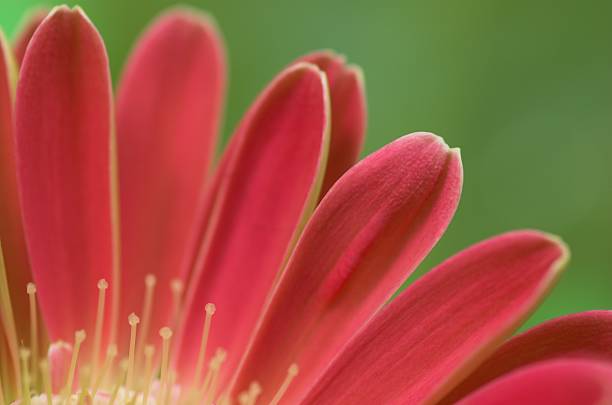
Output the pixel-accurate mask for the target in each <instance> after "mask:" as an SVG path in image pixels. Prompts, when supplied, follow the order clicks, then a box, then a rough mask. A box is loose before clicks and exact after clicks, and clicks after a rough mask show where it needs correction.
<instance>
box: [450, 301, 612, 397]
mask: <svg viewBox="0 0 612 405" xmlns="http://www.w3.org/2000/svg"><path fill="white" fill-rule="evenodd" d="M561 357H563V358H570V357H581V358H598V359H602V360H607V361H609V362H612V311H592V312H583V313H579V314H574V315H568V316H564V317H561V318H557V319H553V320H550V321H548V322H546V323H543V324H542V325H539V326H537V327H535V328H533V329H530V330H528V331H527V332H525V333H522V334H521V335H518V336H516V337H514V338H512V339H511V340H509V341H508V342H506V343H505V344H504V345H503V346H501V347H500V348H499V349H498V350H497V351H496V352H495V353H494V354H493V355H492V356H491V357H489V358H488V359H487V360H486V361H485V362H484V363H483V364H481V365H480V366H479V367H478V368H477V369H476V371H474V372H473V373H472V374H470V376H469V377H468V378H467V379H466V380H465V381H463V382H462V383H461V384H459V385H458V386H457V387H455V388H454V389H453V390H452V391H451V392H450V393H449V394H448V395H447V396H446V397H444V400H443V401H441V402H440V403H442V404H454V403H455V402H457V401H458V400H459V399H461V398H462V397H464V396H466V395H467V394H469V393H470V392H472V391H474V390H476V389H477V388H478V387H480V386H482V385H484V384H486V383H488V382H489V381H491V380H494V379H495V378H497V377H499V376H501V375H503V374H507V373H509V372H511V371H513V370H515V369H518V368H520V367H523V366H526V365H529V364H532V363H536V362H539V361H543V360H548V359H554V358H561Z"/></svg>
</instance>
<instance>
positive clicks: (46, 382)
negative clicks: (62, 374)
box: [40, 359, 53, 405]
mask: <svg viewBox="0 0 612 405" xmlns="http://www.w3.org/2000/svg"><path fill="white" fill-rule="evenodd" d="M40 374H41V375H42V380H43V388H44V390H45V396H46V397H47V405H53V393H52V391H51V375H50V374H49V362H48V361H47V359H42V360H41V361H40Z"/></svg>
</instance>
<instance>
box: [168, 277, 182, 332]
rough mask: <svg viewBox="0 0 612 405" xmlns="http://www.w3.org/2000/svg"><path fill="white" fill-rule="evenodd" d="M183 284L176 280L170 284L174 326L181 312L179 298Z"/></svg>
mask: <svg viewBox="0 0 612 405" xmlns="http://www.w3.org/2000/svg"><path fill="white" fill-rule="evenodd" d="M183 288H184V285H183V282H182V281H181V280H179V279H178V278H175V279H173V280H172V281H171V282H170V290H171V291H172V307H173V309H172V323H173V325H174V326H176V325H177V324H178V321H179V314H180V312H181V298H182V295H183Z"/></svg>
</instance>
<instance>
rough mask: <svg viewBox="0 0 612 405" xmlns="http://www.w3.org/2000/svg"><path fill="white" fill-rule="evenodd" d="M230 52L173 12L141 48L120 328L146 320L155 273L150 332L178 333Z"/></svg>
mask: <svg viewBox="0 0 612 405" xmlns="http://www.w3.org/2000/svg"><path fill="white" fill-rule="evenodd" d="M224 53H225V52H224V49H223V44H222V41H221V38H220V35H219V33H218V32H217V28H216V26H215V24H214V22H212V21H211V20H210V19H209V18H208V17H207V16H204V15H202V14H199V13H197V12H195V11H191V10H186V9H176V10H172V11H169V12H166V13H165V14H163V15H162V16H161V17H160V18H159V19H158V20H157V21H156V22H154V23H153V24H152V26H151V27H150V28H149V29H148V30H147V31H146V32H145V34H144V35H143V37H142V38H141V39H140V41H139V42H138V45H137V46H136V49H135V50H134V53H133V54H132V56H131V58H130V60H129V62H128V64H127V67H126V71H125V74H124V76H123V80H122V82H121V85H120V87H119V95H118V100H117V143H118V152H119V181H120V189H121V193H120V198H121V236H122V238H121V242H122V245H121V255H122V268H124V269H126V271H124V272H123V273H122V284H121V285H122V293H121V298H122V303H121V315H120V319H121V320H123V319H127V316H128V315H129V314H130V313H132V312H135V313H141V312H142V308H143V303H142V297H143V296H144V291H145V283H144V279H145V276H146V275H147V274H153V275H155V276H156V277H157V284H158V285H159V287H158V288H156V291H155V300H154V307H153V316H152V317H151V322H150V324H149V325H148V326H149V328H148V332H149V333H150V332H151V331H157V330H158V329H159V328H160V327H162V326H165V325H168V324H169V322H170V318H171V316H172V310H173V305H172V292H171V289H170V288H169V286H170V283H171V281H172V280H173V279H175V278H177V279H182V278H183V277H184V276H185V274H184V271H183V269H182V265H183V262H184V260H185V256H186V255H187V254H188V252H187V249H186V248H187V246H188V241H189V237H190V232H191V229H192V228H193V223H194V222H195V219H196V215H197V210H198V204H199V202H200V201H201V194H202V191H203V189H204V184H205V182H206V179H207V177H208V171H209V167H210V165H211V161H212V158H213V154H214V150H215V146H216V142H217V133H218V129H219V121H220V117H221V110H222V107H223V98H224V93H225V54H224ZM121 325H122V327H121V328H120V331H121V333H120V334H119V342H121V343H126V342H128V341H129V339H128V336H129V326H128V324H127V322H122V323H121ZM145 340H147V341H148V340H149V339H145ZM157 340H158V339H155V341H157ZM120 351H121V350H120Z"/></svg>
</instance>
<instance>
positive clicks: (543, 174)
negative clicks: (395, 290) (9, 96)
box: [0, 0, 612, 324]
mask: <svg viewBox="0 0 612 405" xmlns="http://www.w3.org/2000/svg"><path fill="white" fill-rule="evenodd" d="M69 3H71V4H74V2H69ZM173 3H174V2H173V1H169V0H168V1H161V0H159V1H144V0H140V1H139V0H104V1H102V0H83V1H81V2H80V3H79V4H80V5H81V6H82V7H83V8H84V9H85V11H86V12H87V13H88V14H89V16H90V17H91V19H92V20H93V22H94V23H95V24H96V25H97V26H98V28H99V30H100V31H101V33H102V35H103V37H104V38H105V40H106V45H107V48H108V52H109V55H110V60H111V66H112V73H113V78H114V80H115V81H116V80H117V79H118V77H119V74H120V71H121V66H122V64H123V62H124V60H125V58H126V55H127V53H128V51H129V49H130V47H131V45H132V43H133V41H134V40H135V39H136V38H137V36H138V34H139V33H140V32H141V31H142V30H143V28H144V27H145V26H146V24H147V22H148V21H150V19H151V18H153V17H154V16H155V15H156V14H157V13H158V12H159V11H160V10H162V9H163V8H165V7H167V6H170V5H172V4H173ZM183 3H187V4H194V5H197V6H199V7H201V8H203V9H205V10H208V11H209V12H210V13H211V14H212V15H213V16H214V17H215V18H216V19H217V20H218V22H219V25H220V27H221V29H222V31H223V33H224V35H225V38H226V44H227V47H228V52H229V64H230V89H229V101H228V110H227V111H228V112H227V114H226V117H227V120H226V125H225V130H224V139H225V140H227V136H228V134H229V133H230V132H231V129H232V128H233V127H234V126H235V124H236V122H237V121H238V120H239V118H240V116H241V114H242V112H243V111H244V110H245V109H246V108H247V106H248V104H249V103H250V102H251V100H253V98H254V97H255V96H256V94H257V93H258V92H259V90H260V89H261V88H262V87H263V86H264V85H265V84H266V82H267V81H268V80H270V79H271V78H272V77H273V75H274V74H275V73H276V72H277V71H278V70H279V69H281V68H282V67H283V66H285V65H286V64H287V63H288V62H289V61H291V60H293V59H294V58H295V57H297V56H298V55H300V54H302V53H305V52H308V51H310V50H314V49H320V48H332V49H335V50H337V51H339V52H341V53H344V54H346V55H347V56H348V59H349V61H350V62H353V63H356V64H359V65H361V66H362V67H363V69H364V71H365V76H366V85H367V92H368V108H369V118H370V119H369V128H368V138H367V144H366V148H365V153H369V152H371V151H373V150H375V149H377V148H379V147H380V146H382V145H383V144H385V143H387V142H389V141H391V140H393V139H394V138H397V137H398V136H400V135H402V134H405V133H409V132H413V131H418V130H426V131H432V132H435V133H437V134H439V135H442V136H443V137H444V138H445V139H446V141H447V142H448V143H449V144H450V145H451V146H459V147H461V149H462V156H463V161H464V168H465V185H464V191H463V198H462V202H461V205H460V208H459V211H458V212H457V215H456V217H455V220H454V222H453V223H452V225H451V226H450V228H449V230H448V232H447V235H446V237H445V238H444V239H443V240H442V241H441V242H440V244H439V245H438V246H437V247H436V248H435V250H434V252H433V254H432V255H431V256H430V258H429V259H427V261H426V262H425V263H424V264H423V265H422V266H421V270H420V272H423V271H424V270H425V269H428V268H431V267H432V266H433V265H435V264H437V263H439V262H440V261H441V260H443V259H444V258H445V257H448V256H449V255H451V254H453V253H455V252H457V251H459V250H460V249H462V248H463V247H465V246H467V245H469V244H472V243H474V242H476V241H478V240H480V239H483V238H485V237H488V236H491V235H493V234H496V233H499V232H503V231H506V230H510V229H516V228H524V227H533V228H539V229H543V230H546V231H549V232H553V233H556V234H559V235H561V236H562V237H563V238H564V239H565V240H566V241H567V242H568V244H569V245H570V247H571V249H572V262H571V264H570V267H569V269H568V271H567V272H566V274H565V275H564V277H563V278H562V281H561V282H560V284H559V285H558V287H557V288H556V289H555V290H554V291H553V293H552V294H551V295H550V296H549V297H548V298H547V299H546V301H545V302H544V304H543V306H542V307H541V308H540V309H539V310H538V311H537V312H536V314H535V315H534V316H533V317H532V319H531V320H530V321H529V324H533V323H535V322H539V321H542V320H544V319H548V318H551V317H553V316H558V315H561V314H565V313H570V312H576V311H580V310H586V309H595V308H611V307H612V1H609V0H602V1H598V0H590V1H582V2H579V1H574V0H570V1H560V0H554V1H553V0H550V1H548V0H545V1H524V0H519V1H512V2H504V1H490V0H478V1H473V0H467V1H461V2H459V1H424V0H423V1H409V0H405V1H397V2H389V1H378V2H372V1H338V2H334V1H329V0H310V1H300V2H291V1H283V0H279V1H263V0H258V1H242V2H236V1H227V0H226V1H220V0H217V1H212V0H211V1H205V0H202V1H187V2H183ZM41 4H46V5H48V6H50V5H53V4H55V3H54V2H40V1H32V0H3V2H2V6H0V10H1V12H0V25H2V27H3V29H4V30H5V31H6V32H7V33H9V34H10V33H14V32H15V30H16V29H17V27H18V25H19V22H20V20H21V17H22V15H23V13H24V12H25V11H26V10H27V9H29V8H30V7H32V6H34V5H41Z"/></svg>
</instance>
